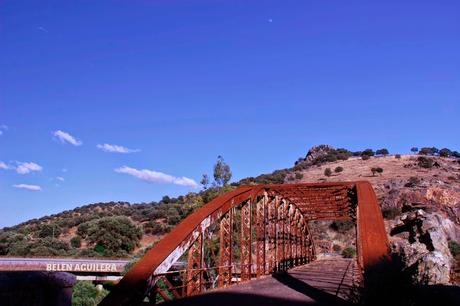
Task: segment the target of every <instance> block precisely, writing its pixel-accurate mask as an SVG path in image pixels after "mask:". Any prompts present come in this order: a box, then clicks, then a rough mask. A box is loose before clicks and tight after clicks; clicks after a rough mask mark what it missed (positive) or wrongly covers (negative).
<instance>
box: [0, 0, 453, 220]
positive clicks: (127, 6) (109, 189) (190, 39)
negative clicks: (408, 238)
mask: <svg viewBox="0 0 460 306" xmlns="http://www.w3.org/2000/svg"><path fill="white" fill-rule="evenodd" d="M459 38H460V2H459V1H456V0H452V1H442V0H438V1H423V0H422V1H420V0H419V1H415V0H414V1H400V0H399V1H389V0H386V1H342V0H340V1H338V0H337V1H306V0H302V1H300V0H299V1H267V0H264V1H218V0H213V1H211V0H209V1H171V0H170V1H153V0H152V1H148V0H144V1H136V0H133V1H121V0H119V1H103V0H98V1H62V0H57V1H8V0H6V1H2V2H1V4H0V71H1V74H0V131H1V132H0V134H1V135H0V162H2V163H0V211H1V213H0V227H1V226H9V225H14V224H16V223H18V222H22V221H26V220H28V219H30V218H35V217H41V216H43V215H46V214H51V213H57V212H60V211H62V210H66V209H71V208H74V207H76V206H81V205H84V204H88V203H93V202H100V201H111V200H114V201H118V200H121V201H131V202H144V201H145V202H149V201H152V200H158V199H160V198H161V197H162V196H163V195H165V194H168V195H173V196H174V195H180V194H184V193H186V192H189V191H193V190H197V189H194V188H193V186H191V185H193V183H192V181H191V180H194V181H195V182H198V181H199V180H200V177H201V174H202V173H204V172H208V173H210V172H211V171H212V165H213V163H214V162H215V160H216V157H217V155H219V154H222V155H223V156H224V158H225V160H226V161H227V162H228V163H229V164H230V165H231V167H232V170H233V173H234V180H238V179H240V178H243V177H247V176H255V175H258V174H261V173H266V172H271V171H272V170H274V169H280V168H285V167H290V166H292V164H293V162H294V161H295V160H296V159H297V158H298V157H300V156H303V155H305V153H306V152H307V150H308V148H309V147H311V146H312V145H315V144H321V143H327V144H331V145H334V146H337V147H346V148H349V149H352V150H358V149H363V148H367V147H371V148H380V147H387V148H388V149H389V150H390V151H391V152H398V153H406V152H408V150H409V148H410V147H411V146H424V145H429V146H432V145H434V146H437V147H449V148H452V149H456V150H459V149H460V148H459V132H460V128H459V125H458V117H459V114H460V97H459V93H460V39H459ZM59 131H60V132H59ZM56 132H57V133H56ZM69 136H72V137H74V139H73V140H72V138H69ZM66 139H67V140H66ZM69 140H70V142H69ZM71 142H73V144H72V143H71ZM104 144H109V145H118V146H123V147H124V148H128V149H131V150H137V151H135V152H130V153H114V152H107V151H104V150H103V149H102V148H105V150H110V149H112V150H113V149H117V148H115V147H110V146H104ZM98 145H100V147H99V148H98V147H97V146H98ZM118 150H123V149H121V148H118ZM5 168H6V169H5ZM142 169H148V170H150V171H151V172H146V171H144V172H142V171H141V170H142ZM158 172H161V173H158ZM185 178H186V179H185ZM146 180H147V181H146ZM29 185H31V186H39V187H40V189H41V190H35V191H34V190H28V189H37V187H31V186H29ZM14 186H16V187H14ZM27 188H28V189H27Z"/></svg>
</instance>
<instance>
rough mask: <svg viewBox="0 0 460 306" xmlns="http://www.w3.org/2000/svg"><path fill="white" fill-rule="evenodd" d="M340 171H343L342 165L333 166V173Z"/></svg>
mask: <svg viewBox="0 0 460 306" xmlns="http://www.w3.org/2000/svg"><path fill="white" fill-rule="evenodd" d="M342 171H343V167H340V166H338V167H335V169H334V172H335V173H340V172H342Z"/></svg>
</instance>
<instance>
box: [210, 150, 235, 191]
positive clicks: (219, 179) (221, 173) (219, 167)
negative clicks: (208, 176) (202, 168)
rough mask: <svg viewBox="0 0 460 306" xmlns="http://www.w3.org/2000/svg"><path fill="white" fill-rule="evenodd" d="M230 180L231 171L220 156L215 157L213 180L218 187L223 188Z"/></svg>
mask: <svg viewBox="0 0 460 306" xmlns="http://www.w3.org/2000/svg"><path fill="white" fill-rule="evenodd" d="M231 178H232V170H230V166H229V165H227V164H226V163H225V161H224V158H223V157H222V156H220V155H219V156H218V157H217V163H216V164H215V165H214V180H215V181H216V184H217V185H218V186H225V185H227V184H228V182H229V181H230V179H231Z"/></svg>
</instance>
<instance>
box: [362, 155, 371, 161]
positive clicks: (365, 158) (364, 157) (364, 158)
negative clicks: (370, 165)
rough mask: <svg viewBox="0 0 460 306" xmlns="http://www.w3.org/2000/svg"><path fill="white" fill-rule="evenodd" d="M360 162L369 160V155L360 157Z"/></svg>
mask: <svg viewBox="0 0 460 306" xmlns="http://www.w3.org/2000/svg"><path fill="white" fill-rule="evenodd" d="M361 158H362V160H369V159H371V157H370V156H369V155H363V156H361Z"/></svg>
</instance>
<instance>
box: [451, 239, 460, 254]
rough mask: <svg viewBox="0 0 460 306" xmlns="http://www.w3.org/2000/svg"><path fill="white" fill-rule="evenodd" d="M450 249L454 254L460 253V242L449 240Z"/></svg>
mask: <svg viewBox="0 0 460 306" xmlns="http://www.w3.org/2000/svg"><path fill="white" fill-rule="evenodd" d="M449 250H450V253H451V254H452V256H454V257H456V256H457V255H460V243H458V242H457V241H453V240H451V241H449Z"/></svg>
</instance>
